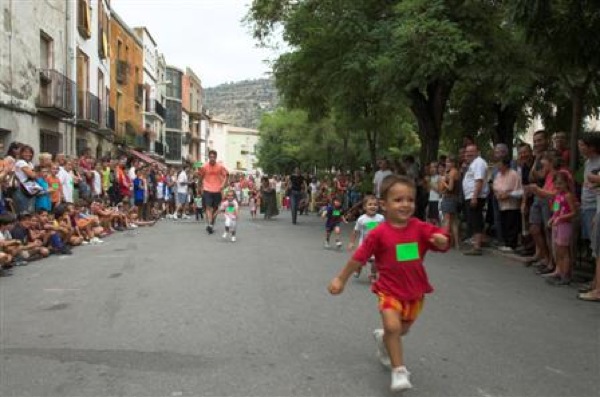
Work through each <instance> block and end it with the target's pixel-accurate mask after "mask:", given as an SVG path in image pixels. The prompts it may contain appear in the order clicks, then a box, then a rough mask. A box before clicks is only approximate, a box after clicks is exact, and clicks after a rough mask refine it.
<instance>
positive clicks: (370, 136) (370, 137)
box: [366, 131, 378, 171]
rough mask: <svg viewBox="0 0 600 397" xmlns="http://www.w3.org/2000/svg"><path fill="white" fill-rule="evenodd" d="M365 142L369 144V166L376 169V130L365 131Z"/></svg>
mask: <svg viewBox="0 0 600 397" xmlns="http://www.w3.org/2000/svg"><path fill="white" fill-rule="evenodd" d="M366 134H367V144H368V145H369V158H370V159H371V166H372V167H373V170H375V171H377V169H378V167H377V132H376V131H366Z"/></svg>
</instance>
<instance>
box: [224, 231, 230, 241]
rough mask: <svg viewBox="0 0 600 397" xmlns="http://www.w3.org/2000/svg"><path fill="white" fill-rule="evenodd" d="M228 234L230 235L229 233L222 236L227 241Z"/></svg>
mask: <svg viewBox="0 0 600 397" xmlns="http://www.w3.org/2000/svg"><path fill="white" fill-rule="evenodd" d="M228 234H229V233H227V232H225V233H223V236H222V237H223V240H226V239H227V236H228Z"/></svg>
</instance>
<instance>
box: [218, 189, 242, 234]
mask: <svg viewBox="0 0 600 397" xmlns="http://www.w3.org/2000/svg"><path fill="white" fill-rule="evenodd" d="M220 210H221V212H222V213H223V214H224V215H225V233H223V239H227V238H228V237H229V234H231V242H232V243H235V232H236V226H237V219H238V217H239V214H240V207H239V205H238V202H237V200H236V199H235V192H234V191H233V190H231V189H230V190H229V191H227V196H225V200H223V202H222V203H221V208H220Z"/></svg>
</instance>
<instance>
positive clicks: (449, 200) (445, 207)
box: [440, 197, 458, 215]
mask: <svg viewBox="0 0 600 397" xmlns="http://www.w3.org/2000/svg"><path fill="white" fill-rule="evenodd" d="M440 209H441V210H442V214H444V215H446V214H452V215H454V214H457V213H458V199H457V198H456V197H444V198H442V203H441V205H440Z"/></svg>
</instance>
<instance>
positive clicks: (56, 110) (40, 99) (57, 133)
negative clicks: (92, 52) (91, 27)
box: [0, 0, 76, 154]
mask: <svg viewBox="0 0 600 397" xmlns="http://www.w3.org/2000/svg"><path fill="white" fill-rule="evenodd" d="M75 13H76V9H73V4H72V3H71V2H65V1H61V0H48V1H45V2H20V1H19V2H17V1H13V2H2V5H1V7H0V26H2V27H3V28H4V32H3V33H4V34H1V35H0V151H1V152H4V151H5V149H6V146H7V145H8V144H9V143H10V142H12V141H20V142H24V143H26V144H28V145H31V146H32V147H33V148H34V149H35V150H36V154H37V153H39V152H40V150H41V151H48V152H52V153H57V152H65V153H69V154H72V153H73V152H74V150H75V129H74V120H75V111H76V109H75V100H74V98H75V94H76V91H75V88H76V87H75V82H74V78H75V73H74V71H73V69H72V65H73V64H74V61H75V60H74V58H73V57H72V56H71V54H70V52H69V50H70V49H72V48H73V43H74V42H75V37H74V28H73V25H72V24H70V23H69V18H68V16H72V15H74V14H75Z"/></svg>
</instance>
